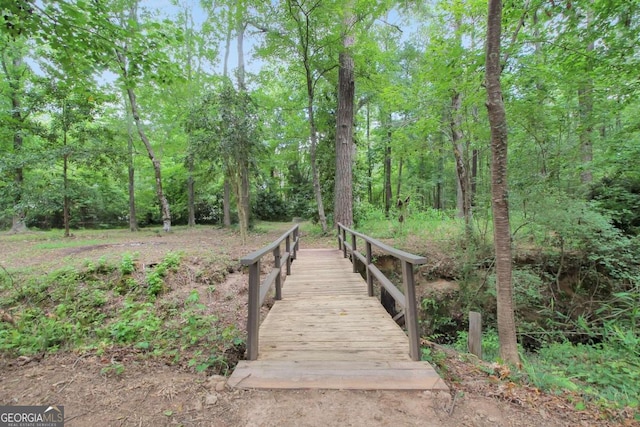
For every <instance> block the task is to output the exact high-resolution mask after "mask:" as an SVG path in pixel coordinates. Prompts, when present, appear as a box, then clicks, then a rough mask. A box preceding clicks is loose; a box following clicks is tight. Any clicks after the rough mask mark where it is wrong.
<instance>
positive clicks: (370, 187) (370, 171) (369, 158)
mask: <svg viewBox="0 0 640 427" xmlns="http://www.w3.org/2000/svg"><path fill="white" fill-rule="evenodd" d="M367 195H368V200H369V204H370V205H372V204H373V153H372V152H371V115H370V108H369V103H368V102H367Z"/></svg>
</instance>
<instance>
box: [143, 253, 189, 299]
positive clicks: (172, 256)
mask: <svg viewBox="0 0 640 427" xmlns="http://www.w3.org/2000/svg"><path fill="white" fill-rule="evenodd" d="M181 257H182V255H181V254H179V253H177V252H169V253H168V254H167V256H166V257H165V259H164V260H163V261H162V262H161V263H159V264H158V265H156V266H155V267H154V268H153V269H152V270H151V271H150V272H149V273H148V274H147V294H148V295H149V297H151V298H152V299H153V298H155V297H157V296H158V294H160V293H162V292H163V290H164V289H165V283H164V278H165V276H166V275H167V272H168V271H176V270H177V268H178V266H179V265H180V258H181Z"/></svg>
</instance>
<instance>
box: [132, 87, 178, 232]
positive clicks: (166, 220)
mask: <svg viewBox="0 0 640 427" xmlns="http://www.w3.org/2000/svg"><path fill="white" fill-rule="evenodd" d="M127 94H128V95H129V106H130V107H131V114H132V115H133V121H134V122H135V124H136V129H137V130H138V135H139V136H140V139H141V140H142V143H143V144H144V146H145V148H146V149H147V154H148V155H149V159H150V160H151V163H152V164H153V171H154V173H155V179H156V196H157V197H158V201H159V203H160V210H161V213H162V228H163V230H164V231H165V232H169V231H171V211H170V210H169V202H168V201H167V198H166V197H165V195H164V192H163V191H162V170H161V168H160V160H158V158H157V157H156V154H155V152H154V151H153V147H152V146H151V142H149V138H147V134H146V133H145V131H144V129H143V127H142V122H141V120H140V114H139V113H138V103H137V102H136V95H135V93H134V92H133V89H132V88H127Z"/></svg>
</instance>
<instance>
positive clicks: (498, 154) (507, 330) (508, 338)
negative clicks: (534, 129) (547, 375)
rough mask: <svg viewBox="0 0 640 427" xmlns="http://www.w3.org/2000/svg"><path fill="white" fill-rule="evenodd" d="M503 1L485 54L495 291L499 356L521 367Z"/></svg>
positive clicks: (494, 2) (495, 9)
mask: <svg viewBox="0 0 640 427" xmlns="http://www.w3.org/2000/svg"><path fill="white" fill-rule="evenodd" d="M501 32H502V0H489V15H488V22H487V47H486V49H487V51H486V68H485V70H486V87H487V111H488V116H489V124H490V126H491V199H492V208H493V230H494V231H493V239H494V246H495V253H496V292H497V306H498V307H497V311H498V336H499V340H500V356H501V357H502V359H503V360H505V361H506V362H509V363H513V364H515V365H518V364H519V363H520V357H519V355H518V346H517V340H516V323H515V316H514V306H513V284H512V281H511V279H512V277H511V274H512V272H511V262H512V258H511V230H510V225H509V200H508V192H507V191H508V186H507V118H506V113H505V108H504V102H503V100H502V88H501V86H500V73H501V71H502V69H501V62H500V33H501Z"/></svg>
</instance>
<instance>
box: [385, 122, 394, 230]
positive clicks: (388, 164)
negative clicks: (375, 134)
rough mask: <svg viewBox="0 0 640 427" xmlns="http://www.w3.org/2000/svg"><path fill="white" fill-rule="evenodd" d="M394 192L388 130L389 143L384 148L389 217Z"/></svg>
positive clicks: (386, 204) (388, 140)
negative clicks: (392, 190) (392, 188)
mask: <svg viewBox="0 0 640 427" xmlns="http://www.w3.org/2000/svg"><path fill="white" fill-rule="evenodd" d="M389 126H390V125H389ZM392 200H393V194H392V192H391V131H390V130H389V131H387V145H386V146H385V148H384V214H385V216H386V217H387V218H388V217H389V211H390V210H391V203H392Z"/></svg>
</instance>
